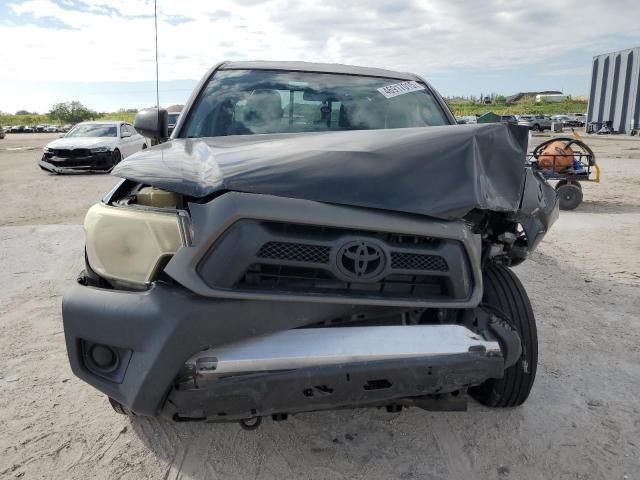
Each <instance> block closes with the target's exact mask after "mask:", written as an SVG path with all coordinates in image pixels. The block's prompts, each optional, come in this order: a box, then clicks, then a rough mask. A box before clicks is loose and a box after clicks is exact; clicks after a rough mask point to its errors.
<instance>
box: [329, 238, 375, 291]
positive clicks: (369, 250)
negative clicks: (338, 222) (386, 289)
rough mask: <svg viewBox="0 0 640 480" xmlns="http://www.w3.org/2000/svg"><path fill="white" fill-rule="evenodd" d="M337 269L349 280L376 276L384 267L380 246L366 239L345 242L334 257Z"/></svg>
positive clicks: (369, 278) (361, 279)
mask: <svg viewBox="0 0 640 480" xmlns="http://www.w3.org/2000/svg"><path fill="white" fill-rule="evenodd" d="M336 260H337V263H338V269H339V270H340V272H341V273H342V274H343V275H344V276H345V277H347V278H348V279H350V280H355V281H363V280H371V279H374V278H376V277H378V276H379V275H380V274H381V273H382V272H383V270H384V267H385V263H386V260H385V255H384V251H383V250H382V248H380V247H379V246H378V245H376V244H375V243H373V242H369V241H367V240H353V241H351V242H348V243H345V244H344V245H343V246H342V247H341V248H340V250H339V251H338V255H337V257H336Z"/></svg>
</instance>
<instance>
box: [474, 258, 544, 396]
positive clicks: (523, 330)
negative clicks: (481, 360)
mask: <svg viewBox="0 0 640 480" xmlns="http://www.w3.org/2000/svg"><path fill="white" fill-rule="evenodd" d="M483 283H484V296H483V299H482V300H483V303H484V304H486V305H488V306H490V307H493V309H495V310H496V312H497V311H500V312H502V313H503V314H504V316H506V317H508V318H505V320H507V321H508V322H509V323H510V324H511V325H512V326H513V327H514V328H515V329H516V331H517V332H518V334H519V335H520V338H521V340H522V355H521V356H520V359H519V360H518V361H517V362H516V363H515V364H513V365H512V366H510V367H509V368H507V369H506V370H505V371H504V377H503V378H495V379H490V380H487V381H486V382H484V383H483V384H482V385H479V386H477V387H473V388H471V389H469V393H470V394H471V396H472V397H473V398H475V399H476V400H477V401H478V402H480V403H482V404H483V405H487V406H489V407H517V406H518V405H522V404H523V403H524V401H525V400H526V399H527V397H528V396H529V392H531V387H532V386H533V382H534V380H535V378H536V370H537V368H538V332H537V329H536V319H535V317H534V315H533V310H532V308H531V303H530V302H529V296H528V295H527V292H526V291H525V289H524V287H523V286H522V283H520V280H518V277H516V275H515V273H513V272H512V271H511V270H510V269H509V268H507V267H505V266H504V265H491V266H489V267H488V268H486V269H485V271H484V273H483Z"/></svg>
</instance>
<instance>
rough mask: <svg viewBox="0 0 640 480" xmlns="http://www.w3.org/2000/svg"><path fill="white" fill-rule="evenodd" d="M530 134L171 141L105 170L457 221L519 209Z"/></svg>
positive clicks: (460, 130) (377, 133)
mask: <svg viewBox="0 0 640 480" xmlns="http://www.w3.org/2000/svg"><path fill="white" fill-rule="evenodd" d="M527 142H528V129H527V128H525V127H519V126H517V125H506V124H484V125H451V126H443V127H429V128H405V129H391V130H358V131H342V132H320V133H296V134H273V135H247V136H229V137H215V138H203V139H175V140H171V141H169V142H167V143H164V144H162V145H158V146H157V147H154V148H151V149H149V150H146V151H144V152H141V153H138V154H136V155H133V156H132V157H130V158H129V159H127V160H124V161H123V162H121V163H120V164H118V165H117V166H116V167H115V168H114V170H113V172H112V174H113V175H116V176H118V177H122V178H126V179H129V180H132V181H136V182H139V183H144V184H148V185H153V186H155V187H158V188H161V189H163V190H168V191H172V192H176V193H180V194H183V195H186V196H189V197H195V198H202V197H206V196H208V195H210V194H212V193H215V192H218V191H222V190H234V191H240V192H248V193H261V194H270V195H278V196H283V197H292V198H302V199H307V200H315V201H320V202H328V203H335V204H343V205H351V206H360V207H368V208H379V209H384V210H394V211H400V212H407V213H417V214H422V215H429V216H433V217H439V218H444V219H454V218H460V217H462V216H464V215H465V214H466V213H467V212H469V211H470V210H472V209H474V208H478V209H483V210H493V211H507V212H515V211H517V210H518V208H519V206H520V199H521V196H522V191H523V186H524V182H525V169H524V167H525V162H526V152H527Z"/></svg>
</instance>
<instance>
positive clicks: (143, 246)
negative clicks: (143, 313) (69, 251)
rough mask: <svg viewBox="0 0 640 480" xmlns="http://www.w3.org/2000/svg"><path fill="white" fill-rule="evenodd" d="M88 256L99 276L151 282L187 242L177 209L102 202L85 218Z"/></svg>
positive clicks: (125, 280)
mask: <svg viewBox="0 0 640 480" xmlns="http://www.w3.org/2000/svg"><path fill="white" fill-rule="evenodd" d="M84 229H85V234H86V239H87V258H88V261H89V265H90V266H91V268H92V269H93V270H94V271H95V272H96V273H97V274H98V275H100V276H102V277H104V278H108V279H112V280H119V281H122V282H125V283H128V284H132V285H138V286H143V285H146V284H148V283H150V282H151V281H152V280H153V279H154V277H155V275H156V273H157V269H158V267H159V266H160V264H161V261H162V260H163V259H166V257H167V256H172V255H173V254H174V253H175V252H176V251H178V249H179V248H180V247H182V246H183V245H184V244H185V242H184V234H183V230H182V223H181V219H180V217H179V215H178V213H177V212H167V213H165V212H155V211H149V210H137V209H133V208H125V207H112V206H108V205H105V204H102V203H99V204H96V205H94V206H93V207H91V208H90V209H89V211H88V212H87V216H86V217H85V220H84Z"/></svg>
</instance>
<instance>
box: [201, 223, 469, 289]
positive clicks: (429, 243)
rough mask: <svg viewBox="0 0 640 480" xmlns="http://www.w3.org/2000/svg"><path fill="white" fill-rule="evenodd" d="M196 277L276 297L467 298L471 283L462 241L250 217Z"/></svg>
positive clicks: (221, 243)
mask: <svg viewBox="0 0 640 480" xmlns="http://www.w3.org/2000/svg"><path fill="white" fill-rule="evenodd" d="M362 246H366V248H367V250H366V251H360V250H359V249H360V247H362ZM354 247H358V248H355V249H354ZM369 250H372V252H369ZM374 253H377V255H374ZM350 255H351V256H350ZM354 255H355V256H354ZM369 256H370V257H371V258H369ZM356 258H357V259H358V263H357V268H355V266H356V264H353V265H352V264H350V263H349V262H348V261H347V260H349V259H351V260H352V261H355V260H354V259H356ZM369 263H370V264H369ZM350 266H353V267H354V268H349V267H350ZM359 269H364V270H363V271H365V273H366V272H369V271H375V274H372V275H370V276H367V275H364V276H363V275H361V273H360V270H359ZM367 269H368V270H367ZM371 269H373V270H371ZM376 269H377V270H376ZM198 274H199V275H200V277H201V278H202V279H203V280H204V281H205V283H206V284H207V285H209V286H210V287H212V288H219V289H225V290H235V291H238V292H242V291H245V292H248V291H252V292H259V291H262V292H270V293H273V294H274V295H276V294H287V293H295V294H298V293H299V294H303V295H336V296H339V297H353V298H357V297H368V298H375V297H380V298H384V299H393V298H394V297H396V298H402V299H413V300H416V301H428V300H429V299H434V300H435V299H445V300H447V299H448V300H464V299H466V298H468V297H469V295H470V293H471V288H472V286H473V282H472V280H471V279H470V275H471V273H470V271H469V269H468V263H467V255H466V254H465V251H464V245H463V244H462V242H460V241H458V240H452V239H447V238H437V237H436V238H434V237H429V236H421V235H412V234H404V233H391V232H384V231H382V232H381V231H373V230H372V231H365V230H357V229H348V228H339V227H333V226H322V225H300V224H285V223H275V222H265V221H260V220H250V219H243V220H240V221H238V222H236V223H235V224H234V225H233V226H231V227H230V228H229V229H228V230H227V231H226V232H225V234H224V235H223V236H222V237H220V239H219V240H218V241H217V242H216V243H215V244H214V245H213V246H212V247H211V248H210V250H209V252H208V254H207V255H206V257H205V258H204V259H203V261H201V262H200V263H199V265H198Z"/></svg>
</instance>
